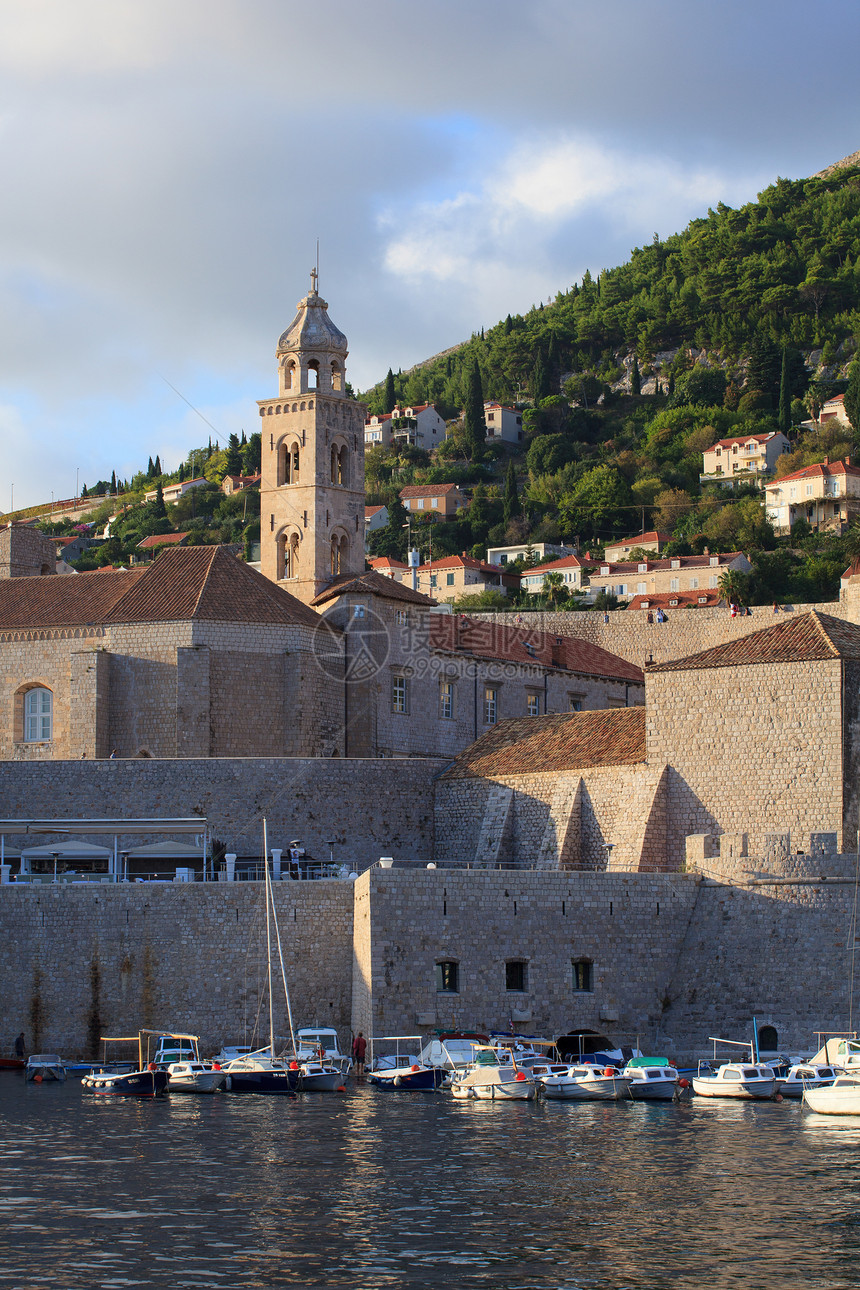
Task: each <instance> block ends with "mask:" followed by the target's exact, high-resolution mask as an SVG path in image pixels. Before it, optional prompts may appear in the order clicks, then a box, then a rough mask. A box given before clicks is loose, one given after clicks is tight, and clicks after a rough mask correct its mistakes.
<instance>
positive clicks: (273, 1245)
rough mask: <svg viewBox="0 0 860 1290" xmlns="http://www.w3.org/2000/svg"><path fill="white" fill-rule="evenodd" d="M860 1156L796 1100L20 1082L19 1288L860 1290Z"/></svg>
mask: <svg viewBox="0 0 860 1290" xmlns="http://www.w3.org/2000/svg"><path fill="white" fill-rule="evenodd" d="M820 1121H824V1123H819V1122H820ZM858 1146H860V1125H858V1124H857V1123H856V1122H849V1123H846V1122H845V1121H840V1120H836V1121H835V1122H832V1121H831V1120H830V1119H829V1118H828V1117H820V1116H811V1115H808V1114H807V1113H805V1112H802V1111H801V1110H800V1108H799V1107H798V1106H795V1105H790V1104H782V1105H777V1104H772V1103H763V1104H757V1103H737V1104H732V1103H724V1104H719V1103H712V1102H697V1101H693V1102H689V1103H682V1104H680V1105H677V1106H676V1105H673V1104H655V1105H647V1104H642V1103H630V1104H628V1103H623V1104H619V1105H614V1104H612V1105H607V1104H599V1103H591V1104H583V1105H573V1106H571V1105H566V1104H564V1103H560V1102H548V1103H540V1104H537V1105H535V1104H533V1103H525V1102H523V1103H515V1104H508V1105H503V1106H494V1105H492V1104H490V1103H484V1102H453V1101H452V1100H450V1099H448V1098H446V1097H444V1096H433V1095H420V1094H415V1095H408V1094H406V1095H402V1096H398V1095H397V1094H385V1093H379V1092H376V1091H374V1090H371V1089H354V1088H351V1089H350V1091H349V1092H348V1093H347V1094H345V1095H339V1096H338V1097H326V1096H324V1095H319V1096H316V1097H314V1096H313V1095H307V1096H305V1097H299V1098H297V1099H296V1100H295V1101H292V1100H289V1101H287V1100H283V1099H280V1098H265V1097H261V1098H254V1097H241V1098H240V1097H230V1096H221V1097H218V1096H216V1097H207V1098H202V1097H201V1098H193V1097H185V1098H182V1097H179V1096H176V1097H173V1098H171V1099H166V1100H164V1101H159V1102H134V1101H123V1100H119V1099H118V1100H110V1099H100V1098H95V1097H93V1096H92V1095H88V1094H86V1093H85V1092H83V1091H82V1090H81V1089H80V1087H79V1086H78V1085H77V1084H76V1083H75V1082H73V1081H69V1083H68V1084H66V1085H65V1086H64V1087H55V1088H50V1087H45V1086H43V1087H42V1088H41V1089H37V1090H34V1089H33V1088H32V1087H27V1086H25V1085H24V1084H23V1082H22V1081H20V1080H19V1079H18V1077H16V1076H14V1075H3V1076H2V1077H0V1222H2V1224H3V1233H4V1237H5V1239H4V1246H5V1257H4V1260H3V1263H2V1266H0V1285H2V1286H10V1287H11V1286H15V1287H21V1286H42V1285H46V1284H49V1283H55V1284H57V1285H60V1286H63V1287H69V1290H76V1288H77V1287H87V1288H89V1287H93V1286H104V1287H127V1286H137V1285H140V1286H147V1287H159V1288H160V1287H167V1286H171V1287H186V1286H187V1287H197V1286H218V1285H225V1286H228V1285H229V1286H242V1287H251V1288H253V1287H258V1286H259V1287H263V1286H266V1287H269V1286H273V1285H277V1286H282V1285H283V1286H291V1285H295V1286H322V1285H325V1286H354V1285H356V1284H358V1283H361V1284H362V1285H364V1286H367V1287H398V1286H403V1287H411V1286H416V1287H417V1286H422V1287H426V1286H445V1287H457V1288H459V1287H487V1286H494V1287H496V1286H498V1287H511V1288H512V1290H513V1288H514V1287H523V1288H525V1290H538V1288H543V1287H553V1288H555V1287H564V1290H604V1288H608V1287H612V1290H620V1288H621V1287H625V1286H628V1287H646V1286H647V1287H654V1288H657V1290H662V1287H669V1286H672V1287H673V1288H674V1290H676V1288H677V1287H682V1288H683V1287H691V1288H692V1287H694V1286H695V1287H696V1288H697V1290H698V1288H699V1287H701V1286H702V1284H703V1283H710V1284H714V1285H720V1286H722V1285H727V1286H737V1287H744V1288H747V1287H748V1288H750V1290H752V1287H756V1288H758V1287H762V1286H768V1287H770V1286H776V1285H779V1286H780V1287H783V1286H786V1287H792V1286H800V1285H801V1284H803V1285H804V1286H810V1285H821V1286H827V1287H837V1288H838V1287H842V1286H845V1287H847V1286H856V1284H857V1280H858V1278H857V1276H856V1274H855V1271H854V1263H855V1259H856V1253H857V1247H858V1237H860V1231H858V1220H857V1218H856V1215H857V1212H858V1199H860V1195H858V1191H860V1188H858V1185H857V1183H856V1178H857V1171H856V1165H855V1162H856V1159H857V1150H858Z"/></svg>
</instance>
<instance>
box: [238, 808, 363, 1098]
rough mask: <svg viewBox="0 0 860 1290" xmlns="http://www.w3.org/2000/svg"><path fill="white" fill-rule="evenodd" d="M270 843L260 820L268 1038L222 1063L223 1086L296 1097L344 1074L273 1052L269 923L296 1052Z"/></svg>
mask: <svg viewBox="0 0 860 1290" xmlns="http://www.w3.org/2000/svg"><path fill="white" fill-rule="evenodd" d="M268 856H269V846H268V838H267V832H266V821H265V820H264V821H263V870H264V874H265V883H266V964H267V973H268V993H269V1042H268V1044H267V1045H265V1046H264V1047H262V1048H258V1049H256V1050H255V1051H253V1052H250V1053H244V1054H242V1055H241V1056H239V1057H236V1058H234V1060H233V1061H230V1062H227V1063H226V1064H225V1065H224V1066H223V1067H222V1069H223V1071H224V1073H225V1075H226V1079H225V1083H224V1087H225V1088H226V1089H227V1090H228V1091H229V1092H232V1093H276V1094H281V1095H282V1096H287V1097H295V1094H296V1090H297V1089H299V1090H301V1091H302V1092H327V1091H332V1090H334V1089H338V1088H341V1087H342V1086H343V1075H342V1074H341V1072H340V1070H338V1069H337V1068H336V1067H334V1066H331V1065H330V1064H326V1063H325V1062H324V1061H322V1060H320V1061H317V1060H301V1061H299V1060H296V1058H295V1057H294V1058H293V1059H292V1060H291V1061H285V1060H284V1059H283V1058H282V1057H277V1056H276V1055H275V1020H274V995H273V991H272V927H273V926H274V931H275V943H276V945H277V951H278V963H279V966H280V969H281V981H282V983H283V987H284V997H285V999H286V1005H287V1018H288V1020H289V1025H290V1039H291V1040H292V1046H293V1053H294V1054H295V1053H296V1039H295V1032H294V1029H293V1012H292V1008H291V1006H290V991H289V988H288V986H287V974H286V969H285V968H284V955H283V950H282V948H281V932H280V928H279V926H278V915H277V911H276V909H275V901H274V897H273V894H272V879H271V875H270V873H269V860H268Z"/></svg>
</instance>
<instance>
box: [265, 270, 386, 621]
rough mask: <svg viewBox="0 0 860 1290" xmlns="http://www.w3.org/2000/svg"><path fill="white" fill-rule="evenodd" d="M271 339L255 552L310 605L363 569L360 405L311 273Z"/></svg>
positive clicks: (339, 336) (340, 340)
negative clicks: (273, 381)
mask: <svg viewBox="0 0 860 1290" xmlns="http://www.w3.org/2000/svg"><path fill="white" fill-rule="evenodd" d="M297 307H298V313H297V314H296V316H295V318H294V319H293V321H292V322H291V323H290V325H289V327H288V328H287V330H286V331H285V332H284V333H283V335H282V336H281V338H280V340H279V341H278V350H277V358H278V394H277V397H276V398H271V399H261V400H260V401H259V408H260V418H261V420H260V429H261V431H262V438H263V443H262V449H263V454H262V468H261V475H262V479H261V486H260V559H261V565H260V567H261V569H262V572H263V573H264V574H265V576H266V577H267V578H271V579H272V581H273V582H277V583H278V585H279V586H281V587H283V588H284V590H285V591H289V592H290V593H291V594H292V595H294V596H296V597H298V599H299V600H303V601H304V602H305V604H310V602H311V601H312V600H313V598H314V596H316V595H317V594H318V593H319V592H320V591H323V590H324V589H325V587H327V586H328V585H329V584H330V583H331V581H332V580H333V579H334V578H336V577H337V576H338V575H339V574H345V573H353V574H354V573H363V572H364V421H365V416H366V412H365V408H364V404H362V403H356V402H355V400H354V399H350V398H347V396H346V355H347V343H346V337H345V336H344V334H343V332H341V331H338V329H337V327H335V325H334V323H333V322H332V321H331V319H330V318H329V316H328V312H327V311H328V305H327V303H326V302H325V300H323V298H322V297H321V296H320V295H319V294H318V293H317V274H316V270H314V271H313V272H312V274H311V289H310V291H309V292H308V294H307V295H306V296H305V298H304V299H303V300H300V301H299V303H298V306H297Z"/></svg>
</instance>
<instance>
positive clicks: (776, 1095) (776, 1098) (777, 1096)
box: [773, 1093, 782, 1102]
mask: <svg viewBox="0 0 860 1290" xmlns="http://www.w3.org/2000/svg"><path fill="white" fill-rule="evenodd" d="M773 1100H774V1102H781V1101H782V1094H781V1093H774V1095H773Z"/></svg>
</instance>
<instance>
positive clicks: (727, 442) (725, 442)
mask: <svg viewBox="0 0 860 1290" xmlns="http://www.w3.org/2000/svg"><path fill="white" fill-rule="evenodd" d="M781 433H782V431H781V430H769V431H768V433H767V434H743V435H735V437H734V438H733V439H718V440H717V442H716V443H714V444H711V446H710V448H706V449H705V451H706V452H713V451H714V449H715V448H731V447H732V445H733V444H736V443H752V441H753V440H755V442H756V443H767V441H768V440H769V439H773V438H774V437H775V436H776V435H778V434H781Z"/></svg>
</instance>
